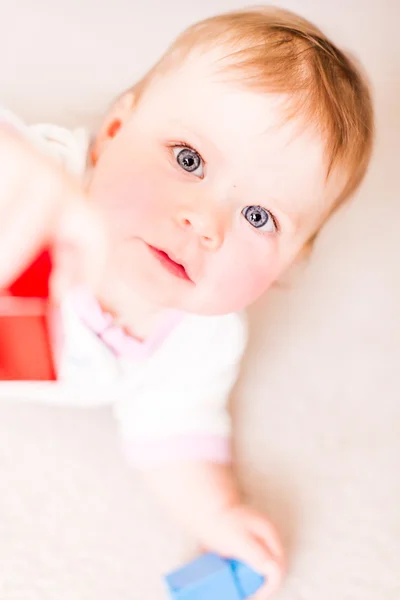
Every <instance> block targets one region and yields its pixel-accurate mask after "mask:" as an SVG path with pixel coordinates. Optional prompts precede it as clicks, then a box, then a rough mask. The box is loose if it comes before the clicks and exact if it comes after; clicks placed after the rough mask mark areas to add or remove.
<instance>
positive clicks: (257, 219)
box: [242, 206, 277, 233]
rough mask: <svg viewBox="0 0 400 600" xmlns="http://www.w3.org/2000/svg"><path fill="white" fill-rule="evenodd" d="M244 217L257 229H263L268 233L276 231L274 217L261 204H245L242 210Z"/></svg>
mask: <svg viewBox="0 0 400 600" xmlns="http://www.w3.org/2000/svg"><path fill="white" fill-rule="evenodd" d="M242 215H243V216H244V218H245V219H246V220H247V221H248V222H249V223H250V225H252V226H253V227H256V228H257V229H261V228H263V229H265V231H268V232H270V233H273V232H275V231H277V226H276V223H275V219H274V217H273V216H272V214H271V213H270V212H269V211H268V210H267V209H265V208H263V207H262V206H246V208H244V209H243V210H242Z"/></svg>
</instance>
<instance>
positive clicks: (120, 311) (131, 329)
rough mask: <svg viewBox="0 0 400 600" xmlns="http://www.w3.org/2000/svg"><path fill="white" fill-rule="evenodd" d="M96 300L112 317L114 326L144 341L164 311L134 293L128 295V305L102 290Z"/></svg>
mask: <svg viewBox="0 0 400 600" xmlns="http://www.w3.org/2000/svg"><path fill="white" fill-rule="evenodd" d="M97 300H98V302H99V303H100V306H101V308H102V309H103V310H104V312H107V313H110V314H111V315H112V316H113V317H114V324H115V325H116V326H118V327H121V328H122V329H124V331H126V333H128V334H129V335H131V336H132V337H134V338H135V339H137V340H140V341H145V340H146V339H147V338H148V337H150V336H151V335H152V334H154V332H155V331H156V330H157V328H158V326H159V325H160V323H161V321H162V318H163V315H164V312H165V310H164V309H163V308H162V307H160V306H157V305H152V304H150V303H149V302H148V301H145V300H144V299H143V298H140V297H139V296H136V295H134V297H130V300H129V305H126V306H122V305H121V302H118V299H117V298H116V297H112V294H110V292H109V291H104V290H103V292H102V293H99V294H98V295H97Z"/></svg>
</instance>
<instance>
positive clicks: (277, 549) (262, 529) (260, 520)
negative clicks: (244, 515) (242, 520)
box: [248, 514, 285, 561]
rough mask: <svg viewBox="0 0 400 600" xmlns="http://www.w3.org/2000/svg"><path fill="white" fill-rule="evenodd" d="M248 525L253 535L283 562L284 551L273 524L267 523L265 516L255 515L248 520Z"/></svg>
mask: <svg viewBox="0 0 400 600" xmlns="http://www.w3.org/2000/svg"><path fill="white" fill-rule="evenodd" d="M248 524H249V527H250V529H251V531H252V533H253V534H254V535H255V536H257V537H258V538H259V539H261V540H262V541H263V542H264V543H265V544H266V546H267V547H268V549H269V550H270V552H271V554H272V555H273V556H274V557H275V558H277V559H278V561H283V559H284V555H285V553H284V549H283V546H282V543H281V540H280V537H279V535H278V532H277V531H276V529H275V527H274V526H273V525H272V524H271V522H269V521H266V520H265V518H264V516H260V515H258V514H253V515H251V516H250V517H249V518H248Z"/></svg>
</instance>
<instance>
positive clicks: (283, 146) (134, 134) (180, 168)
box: [89, 57, 332, 314]
mask: <svg viewBox="0 0 400 600" xmlns="http://www.w3.org/2000/svg"><path fill="white" fill-rule="evenodd" d="M282 100H284V98H282V97H281V96H275V97H274V96H272V95H265V94H261V93H258V92H255V91H249V90H246V89H242V88H238V87H237V86H234V85H233V84H231V83H226V82H222V81H221V78H218V77H216V76H215V74H214V73H213V70H212V66H211V63H210V60H209V59H208V60H207V57H204V58H203V59H202V60H200V59H199V60H197V61H194V60H192V61H188V62H187V63H186V64H184V65H182V67H181V69H180V70H177V71H174V72H172V73H170V74H168V75H166V76H164V77H162V78H160V79H159V80H157V81H155V82H153V83H152V84H151V87H150V89H149V90H148V91H147V92H146V94H145V96H144V97H143V98H142V100H141V101H140V102H139V103H138V105H137V106H136V107H135V109H133V110H132V112H131V114H130V115H129V117H128V118H127V119H125V121H124V124H123V126H122V128H121V130H120V131H119V132H118V134H117V135H116V136H115V137H114V138H112V139H111V138H110V140H109V141H108V142H107V143H106V144H105V147H104V149H103V151H102V152H101V154H100V157H99V160H98V163H97V165H96V168H95V170H94V173H93V177H92V180H91V183H90V189H89V193H90V196H91V197H92V199H93V200H94V201H95V202H96V203H97V205H98V206H100V207H101V208H102V210H103V211H104V212H105V213H106V216H107V220H108V222H109V224H110V226H111V228H112V230H113V234H114V240H113V242H114V243H113V252H114V256H113V270H114V273H116V274H117V276H118V277H119V278H122V279H123V280H124V282H125V286H128V288H129V290H132V291H133V292H136V293H139V294H141V295H142V296H143V297H144V298H146V299H148V300H149V302H152V303H155V304H157V305H158V306H161V307H169V308H176V309H179V310H183V311H188V312H195V313H198V314H221V313H228V312H231V311H235V310H238V309H242V308H243V307H245V306H247V305H249V304H251V303H252V302H253V301H254V300H255V299H256V298H257V297H259V296H260V295H261V294H262V293H263V292H264V291H265V290H266V289H267V288H268V286H270V285H271V283H272V282H273V281H275V280H276V279H277V278H278V277H279V275H280V274H281V273H282V272H283V271H284V270H285V269H286V268H287V267H288V265H290V263H291V262H292V261H293V260H294V259H295V257H296V256H297V254H298V253H299V251H300V250H301V249H302V247H303V245H304V243H305V242H306V241H307V239H308V238H309V237H310V235H312V234H313V233H314V232H315V230H316V229H317V227H318V224H319V223H320V221H321V218H322V216H323V215H324V214H325V212H326V211H327V208H328V206H329V204H330V203H331V202H332V198H330V197H329V191H328V188H327V184H326V165H325V164H324V157H323V145H322V142H321V141H320V140H319V139H318V137H317V136H316V135H315V134H313V133H312V132H311V131H308V130H307V129H306V128H303V129H302V128H301V125H300V123H299V122H296V121H295V120H292V121H290V122H288V123H286V124H285V125H282V113H281V112H280V111H281V106H280V105H281V103H282Z"/></svg>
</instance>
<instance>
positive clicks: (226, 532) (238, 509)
mask: <svg viewBox="0 0 400 600" xmlns="http://www.w3.org/2000/svg"><path fill="white" fill-rule="evenodd" d="M143 473H144V475H143V476H144V477H145V480H146V481H147V482H148V484H149V485H150V487H151V489H152V490H154V492H155V494H156V496H157V497H158V498H159V499H160V501H161V503H162V504H163V505H164V506H165V507H166V508H167V510H168V511H169V513H170V514H171V516H172V517H173V518H174V519H175V520H176V521H177V522H178V523H180V524H181V525H182V526H183V527H185V529H187V530H188V531H189V532H190V533H191V534H192V535H194V537H195V538H196V539H197V540H198V541H199V543H200V545H201V546H202V547H204V548H205V549H206V550H210V551H213V552H217V553H219V554H221V555H222V556H226V557H234V558H236V559H239V560H242V561H244V562H246V563H247V564H249V565H251V566H252V567H253V568H254V569H255V570H256V571H258V572H260V573H262V574H264V575H265V576H266V580H267V586H266V588H265V590H263V592H262V595H261V596H260V597H263V598H264V597H267V596H269V595H270V594H271V593H273V592H274V591H275V590H276V589H277V587H278V586H279V583H280V580H281V576H282V571H283V568H284V565H283V562H284V561H283V549H282V546H281V543H280V540H279V537H278V535H277V533H276V531H275V529H274V527H273V525H272V524H271V523H270V521H269V520H268V518H267V517H266V516H265V515H263V514H262V513H259V512H257V511H255V510H253V509H251V508H250V507H248V506H245V505H244V504H242V502H241V499H240V494H239V492H238V488H237V485H236V482H235V478H234V474H233V471H232V468H231V466H229V465H219V464H213V463H210V462H187V463H185V462H181V463H179V464H175V465H169V466H167V465H164V466H163V467H159V468H157V469H156V468H153V469H147V470H145V471H144V472H143Z"/></svg>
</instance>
